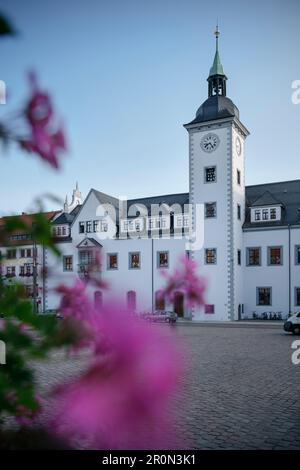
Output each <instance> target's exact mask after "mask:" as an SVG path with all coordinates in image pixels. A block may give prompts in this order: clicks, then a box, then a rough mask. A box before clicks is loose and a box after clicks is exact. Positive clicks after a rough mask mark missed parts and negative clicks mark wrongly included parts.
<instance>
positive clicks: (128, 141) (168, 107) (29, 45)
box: [0, 0, 300, 214]
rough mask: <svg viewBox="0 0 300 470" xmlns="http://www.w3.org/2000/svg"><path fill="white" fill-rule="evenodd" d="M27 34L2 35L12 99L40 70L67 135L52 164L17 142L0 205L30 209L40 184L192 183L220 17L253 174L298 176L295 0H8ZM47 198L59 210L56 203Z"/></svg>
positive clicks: (257, 178) (1, 182)
mask: <svg viewBox="0 0 300 470" xmlns="http://www.w3.org/2000/svg"><path fill="white" fill-rule="evenodd" d="M0 11H1V12H3V13H6V14H7V15H8V16H9V17H10V18H11V19H12V20H13V21H14V23H15V25H16V26H17V28H18V29H19V31H20V35H19V36H18V37H17V38H15V39H10V38H7V39H5V40H2V41H1V42H0V79H2V80H4V81H5V82H6V84H7V87H8V92H9V103H8V104H7V105H5V106H0V120H1V119H2V118H4V116H5V115H6V114H8V113H9V112H10V111H12V110H14V109H16V108H18V107H20V106H21V105H22V103H24V98H25V97H26V93H27V91H28V90H27V83H26V71H28V69H30V68H34V69H36V70H37V71H38V74H39V77H40V81H41V84H42V86H43V88H45V89H47V90H49V91H50V92H51V93H52V95H53V98H54V101H55V104H56V108H57V109H58V110H59V114H60V115H61V116H62V117H63V119H64V122H65V123H66V128H67V132H68V138H69V143H70V151H69V154H68V155H67V156H66V157H65V158H64V162H63V168H62V170H61V171H60V172H59V173H57V172H56V171H54V170H52V169H51V168H49V167H48V166H46V165H44V164H43V163H42V162H40V161H39V160H38V159H37V158H35V157H33V156H27V155H24V154H22V153H20V152H19V151H18V150H17V149H16V148H13V147H12V148H11V150H10V151H9V152H8V153H5V154H3V149H1V150H0V151H1V156H0V165H1V167H0V201H1V202H0V213H2V214H7V213H12V212H19V211H23V210H28V209H29V208H30V207H31V205H32V204H31V203H32V201H33V199H34V198H35V197H36V196H38V195H41V194H43V193H45V192H47V193H49V192H50V193H53V194H55V195H56V196H59V197H61V198H64V196H65V194H66V193H70V192H71V190H72V188H73V187H74V185H75V181H76V180H78V181H79V186H80V189H81V191H82V192H83V194H84V195H86V194H87V192H88V190H89V189H90V188H91V187H94V188H96V189H98V190H100V191H103V192H107V193H110V194H112V195H115V196H118V195H127V196H128V197H129V198H132V197H137V196H148V195H155V194H164V193H176V192H184V191H187V190H188V135H187V132H186V130H185V129H184V128H183V127H182V124H184V123H186V122H189V121H190V120H192V119H193V117H194V114H195V112H196V110H197V108H198V107H199V105H200V104H201V103H202V102H203V101H204V100H205V99H206V97H207V82H206V78H207V75H208V71H209V68H210V66H211V64H212V61H213V56H214V48H215V41H214V36H213V34H212V33H213V31H214V27H215V23H216V16H218V17H219V24H220V30H221V38H220V54H221V59H222V63H223V66H224V70H225V73H226V74H227V76H228V79H229V80H228V85H227V87H228V89H227V94H228V96H229V97H230V98H231V99H233V101H234V102H235V104H236V105H237V106H238V107H239V109H240V117H241V121H242V122H243V123H244V124H245V125H246V127H247V128H248V129H249V130H250V132H251V135H250V137H248V141H247V150H246V160H247V166H246V183H247V184H257V183H263V182H272V181H278V180H288V179H296V178H300V163H299V160H300V155H299V143H298V141H299V124H300V105H298V106H297V105H293V104H292V102H291V93H292V90H291V83H292V81H293V80H296V79H300V60H299V45H300V2H299V1H298V0H264V1H261V0H260V1H258V0H252V1H251V2H250V1H247V2H246V1H242V0H240V1H236V0H227V1H217V0H216V1H215V2H213V3H212V2H207V1H202V0H149V1H146V0H139V1H138V0H127V1H124V0H109V1H108V0H107V1H102V0H86V1H76V2H75V1H74V0H52V1H47V2H41V1H40V0H27V1H23V0H9V1H8V0H6V1H2V2H1V1H0ZM47 207H49V208H52V207H53V208H56V207H57V204H55V203H54V202H51V203H48V205H47Z"/></svg>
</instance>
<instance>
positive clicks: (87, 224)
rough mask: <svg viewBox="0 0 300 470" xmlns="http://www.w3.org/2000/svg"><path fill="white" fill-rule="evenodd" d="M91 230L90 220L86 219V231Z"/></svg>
mask: <svg viewBox="0 0 300 470" xmlns="http://www.w3.org/2000/svg"><path fill="white" fill-rule="evenodd" d="M91 231H92V221H91V220H88V221H87V223H86V233H91Z"/></svg>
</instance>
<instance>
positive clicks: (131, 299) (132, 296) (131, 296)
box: [127, 290, 136, 310]
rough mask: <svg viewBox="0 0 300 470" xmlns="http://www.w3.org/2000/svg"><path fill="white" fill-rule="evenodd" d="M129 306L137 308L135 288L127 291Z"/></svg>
mask: <svg viewBox="0 0 300 470" xmlns="http://www.w3.org/2000/svg"><path fill="white" fill-rule="evenodd" d="M127 308H129V309H130V310H135V309H136V293H135V291H134V290H130V291H128V292H127Z"/></svg>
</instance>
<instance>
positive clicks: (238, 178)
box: [236, 170, 241, 185]
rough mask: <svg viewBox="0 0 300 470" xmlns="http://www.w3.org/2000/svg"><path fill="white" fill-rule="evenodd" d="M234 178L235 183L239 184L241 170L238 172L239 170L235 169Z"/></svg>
mask: <svg viewBox="0 0 300 470" xmlns="http://www.w3.org/2000/svg"><path fill="white" fill-rule="evenodd" d="M236 180H237V184H239V185H241V172H240V170H236Z"/></svg>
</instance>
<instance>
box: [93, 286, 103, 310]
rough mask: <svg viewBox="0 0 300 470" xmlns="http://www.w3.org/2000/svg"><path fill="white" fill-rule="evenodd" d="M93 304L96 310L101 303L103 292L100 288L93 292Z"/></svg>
mask: <svg viewBox="0 0 300 470" xmlns="http://www.w3.org/2000/svg"><path fill="white" fill-rule="evenodd" d="M94 305H95V308H96V309H97V310H98V309H99V308H101V307H102V305H103V294H102V292H101V291H100V290H97V291H96V292H95V293H94Z"/></svg>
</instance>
